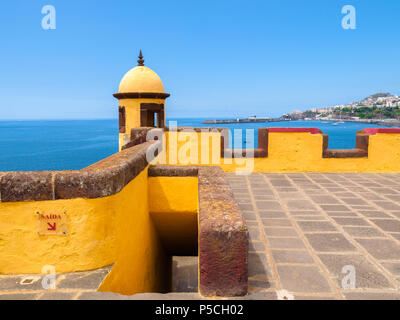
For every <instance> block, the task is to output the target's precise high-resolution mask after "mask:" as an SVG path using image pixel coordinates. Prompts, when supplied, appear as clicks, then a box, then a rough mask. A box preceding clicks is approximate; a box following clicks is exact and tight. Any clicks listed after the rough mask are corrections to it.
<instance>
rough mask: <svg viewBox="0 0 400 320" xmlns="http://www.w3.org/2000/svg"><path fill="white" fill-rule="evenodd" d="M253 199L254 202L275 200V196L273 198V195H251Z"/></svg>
mask: <svg viewBox="0 0 400 320" xmlns="http://www.w3.org/2000/svg"><path fill="white" fill-rule="evenodd" d="M253 197H254V200H255V201H260V200H261V201H265V200H269V201H272V200H276V198H275V196H273V195H269V196H266V195H258V194H253Z"/></svg>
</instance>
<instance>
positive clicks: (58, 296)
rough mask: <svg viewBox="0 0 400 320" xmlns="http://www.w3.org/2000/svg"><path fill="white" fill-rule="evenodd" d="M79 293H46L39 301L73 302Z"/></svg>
mask: <svg viewBox="0 0 400 320" xmlns="http://www.w3.org/2000/svg"><path fill="white" fill-rule="evenodd" d="M77 294H78V291H77V292H57V291H53V292H46V293H44V294H43V295H42V296H40V297H39V299H38V300H72V299H73V298H74V297H75V296H76V295H77Z"/></svg>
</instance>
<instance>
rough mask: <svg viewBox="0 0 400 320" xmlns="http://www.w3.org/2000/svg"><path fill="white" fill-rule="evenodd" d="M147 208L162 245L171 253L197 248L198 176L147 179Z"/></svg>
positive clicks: (180, 252) (190, 252)
mask: <svg viewBox="0 0 400 320" xmlns="http://www.w3.org/2000/svg"><path fill="white" fill-rule="evenodd" d="M149 209H150V215H151V217H152V219H153V221H154V224H155V226H156V229H157V231H158V234H159V236H160V239H161V240H162V243H163V245H164V247H165V248H166V249H167V250H168V252H170V253H171V254H174V255H192V254H196V251H197V235H198V211H199V197H198V178H197V177H151V178H149Z"/></svg>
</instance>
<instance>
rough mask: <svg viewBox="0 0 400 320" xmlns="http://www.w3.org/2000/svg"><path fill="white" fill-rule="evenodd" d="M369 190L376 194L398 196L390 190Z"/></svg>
mask: <svg viewBox="0 0 400 320" xmlns="http://www.w3.org/2000/svg"><path fill="white" fill-rule="evenodd" d="M369 189H370V190H371V191H373V192H375V193H377V194H384V195H398V192H397V191H396V190H393V189H391V188H369Z"/></svg>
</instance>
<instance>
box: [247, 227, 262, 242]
mask: <svg viewBox="0 0 400 320" xmlns="http://www.w3.org/2000/svg"><path fill="white" fill-rule="evenodd" d="M248 230H249V238H250V240H251V241H255V240H261V236H260V229H259V227H248Z"/></svg>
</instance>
